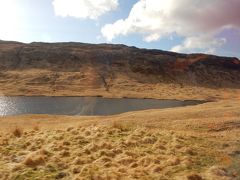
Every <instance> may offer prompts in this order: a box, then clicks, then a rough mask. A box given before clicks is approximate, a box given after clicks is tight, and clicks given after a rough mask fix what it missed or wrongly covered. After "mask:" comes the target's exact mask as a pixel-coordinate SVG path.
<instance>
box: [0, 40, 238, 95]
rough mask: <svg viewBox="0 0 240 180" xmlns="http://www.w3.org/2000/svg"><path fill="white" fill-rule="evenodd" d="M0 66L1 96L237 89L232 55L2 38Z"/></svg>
mask: <svg viewBox="0 0 240 180" xmlns="http://www.w3.org/2000/svg"><path fill="white" fill-rule="evenodd" d="M0 69H1V73H0V85H1V92H2V94H6V95H68V96H73V95H102V96H116V94H117V95H119V96H127V97H133V96H134V97H135V96H138V95H139V94H141V95H139V96H142V97H148V95H147V94H149V92H150V93H153V94H154V93H156V92H157V95H155V96H156V97H157V98H168V96H170V98H178V99H180V98H183V99H187V97H188V96H189V95H190V94H192V95H193V96H194V94H195V93H197V91H199V90H201V91H202V90H205V91H206V92H207V91H214V90H216V89H218V90H219V89H226V88H227V89H235V90H238V89H239V88H240V61H239V60H238V59H237V58H229V57H218V56H211V55H204V54H189V55H187V54H177V53H172V52H166V51H161V50H147V49H138V48H135V47H127V46H125V45H111V44H100V45H93V44H83V43H51V44H50V43H31V44H23V43H18V42H4V41H2V42H0ZM206 88H207V90H206ZM168 91H170V92H174V91H178V92H179V93H180V94H179V95H177V94H176V92H174V95H173V96H172V95H171V94H167V92H168ZM181 91H182V92H181ZM190 91H191V92H190ZM184 92H187V93H185V94H184ZM189 93H190V94H189ZM203 94H204V93H203ZM214 94H216V93H213V92H211V95H209V97H210V96H211V97H212V96H214ZM218 96H222V95H218ZM199 98H200V99H206V97H199Z"/></svg>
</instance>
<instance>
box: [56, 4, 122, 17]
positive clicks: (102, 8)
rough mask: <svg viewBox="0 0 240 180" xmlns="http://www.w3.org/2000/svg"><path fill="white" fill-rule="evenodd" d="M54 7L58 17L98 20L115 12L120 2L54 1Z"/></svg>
mask: <svg viewBox="0 0 240 180" xmlns="http://www.w3.org/2000/svg"><path fill="white" fill-rule="evenodd" d="M53 6H54V11H55V14H56V15H57V16H61V17H67V16H71V17H75V18H89V19H97V18H98V17H99V16H101V15H103V14H105V13H107V12H109V11H112V10H115V9H116V8H117V7H118V0H53Z"/></svg>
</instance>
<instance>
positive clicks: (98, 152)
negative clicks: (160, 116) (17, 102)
mask: <svg viewBox="0 0 240 180" xmlns="http://www.w3.org/2000/svg"><path fill="white" fill-rule="evenodd" d="M10 136H11V133H7V134H6V135H5V136H1V137H0V140H3V139H4V138H5V139H6V138H8V137H10ZM3 137H4V138H3ZM193 139H194V140H193ZM180 145H181V146H180ZM211 148H212V147H211ZM217 164H218V157H217V156H216V153H215V154H214V153H211V151H209V147H208V143H207V141H206V140H204V139H201V138H198V137H194V138H193V137H191V136H182V135H177V134H176V133H174V132H172V131H163V130H158V129H148V128H143V127H137V126H129V125H127V124H124V123H114V124H112V125H110V126H88V127H71V128H66V130H51V131H48V130H40V129H39V130H38V131H26V132H24V133H21V135H20V136H18V138H8V143H2V145H1V146H0V179H4V180H8V179H9V180H10V179H177V178H178V179H190V180H191V179H201V178H202V179H204V178H209V177H214V178H218V179H219V178H228V177H229V174H228V172H227V170H226V169H221V168H219V167H217ZM214 167H215V168H214ZM209 179H210V178H209Z"/></svg>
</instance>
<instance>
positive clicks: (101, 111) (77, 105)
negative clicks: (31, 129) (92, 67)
mask: <svg viewBox="0 0 240 180" xmlns="http://www.w3.org/2000/svg"><path fill="white" fill-rule="evenodd" d="M201 103H204V102H203V101H177V100H155V99H126V98H124V99H110V98H101V97H22V96H19V97H18V96H17V97H0V115H2V116H7V115H19V114H59V115H113V114H119V113H123V112H128V111H137V110H145V109H161V108H170V107H180V106H187V105H197V104H201Z"/></svg>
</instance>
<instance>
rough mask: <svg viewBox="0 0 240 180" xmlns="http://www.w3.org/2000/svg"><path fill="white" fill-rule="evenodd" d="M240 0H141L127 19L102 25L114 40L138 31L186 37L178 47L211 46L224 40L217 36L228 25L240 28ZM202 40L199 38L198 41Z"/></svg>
mask: <svg viewBox="0 0 240 180" xmlns="http://www.w3.org/2000/svg"><path fill="white" fill-rule="evenodd" d="M239 9H240V0H228V1H226V0H211V1H207V0H194V1H193V0H139V1H138V2H137V3H136V4H134V6H133V7H132V9H131V11H130V13H129V16H128V17H127V18H126V19H119V20H117V21H116V22H114V23H113V24H107V25H105V26H104V27H102V30H101V32H102V35H103V36H104V37H105V38H106V39H107V40H108V41H111V40H113V39H114V38H116V37H117V36H120V35H129V34H132V33H138V34H141V35H142V36H143V40H145V41H147V42H151V41H157V40H159V39H161V38H163V37H171V36H172V35H178V36H180V37H183V38H185V40H184V42H183V44H182V45H179V46H176V47H174V48H173V50H175V51H188V50H193V49H199V50H200V49H203V50H204V51H208V50H212V49H214V48H217V47H219V46H221V45H222V44H223V43H224V42H225V41H224V40H222V39H219V38H216V36H217V34H218V33H219V32H221V31H222V30H223V29H225V28H237V29H239V28H240V18H239V17H240V10H239ZM196 41H199V42H196Z"/></svg>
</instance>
